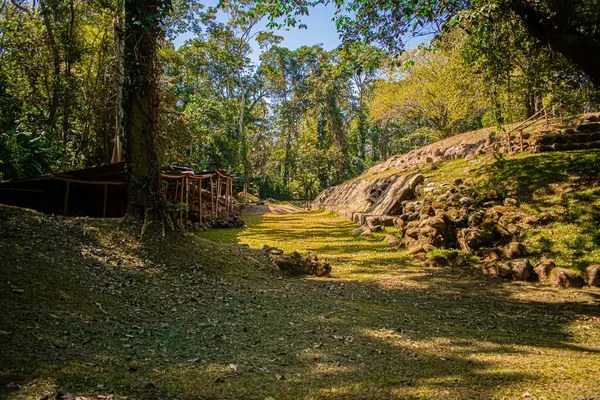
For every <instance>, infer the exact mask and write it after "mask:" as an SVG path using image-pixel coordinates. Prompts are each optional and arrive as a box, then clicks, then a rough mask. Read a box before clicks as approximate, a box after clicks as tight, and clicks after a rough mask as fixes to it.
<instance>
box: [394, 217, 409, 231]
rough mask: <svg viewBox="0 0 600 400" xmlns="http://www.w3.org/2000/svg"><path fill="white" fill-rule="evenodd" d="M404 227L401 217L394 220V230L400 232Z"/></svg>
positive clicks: (403, 220) (404, 222)
mask: <svg viewBox="0 0 600 400" xmlns="http://www.w3.org/2000/svg"><path fill="white" fill-rule="evenodd" d="M403 215H405V214H403ZM404 225H406V220H405V219H403V218H402V216H400V217H398V218H394V227H395V228H396V229H398V230H399V231H401V230H402V229H403V228H404Z"/></svg>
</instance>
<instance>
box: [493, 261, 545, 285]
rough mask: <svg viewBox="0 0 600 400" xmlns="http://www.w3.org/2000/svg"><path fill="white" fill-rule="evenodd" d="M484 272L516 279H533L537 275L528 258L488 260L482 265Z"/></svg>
mask: <svg viewBox="0 0 600 400" xmlns="http://www.w3.org/2000/svg"><path fill="white" fill-rule="evenodd" d="M482 272H483V273H484V274H486V275H490V276H493V277H498V278H504V279H513V280H515V281H526V280H533V279H535V278H536V277H537V276H536V274H535V272H534V270H533V267H532V266H531V263H530V262H529V260H527V259H521V260H511V261H501V262H496V261H492V262H487V263H485V264H484V265H483V266H482Z"/></svg>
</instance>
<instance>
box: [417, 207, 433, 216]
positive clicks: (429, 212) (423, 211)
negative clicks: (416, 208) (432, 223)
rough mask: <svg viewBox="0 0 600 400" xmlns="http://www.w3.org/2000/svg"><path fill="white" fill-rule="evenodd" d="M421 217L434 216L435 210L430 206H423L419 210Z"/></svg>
mask: <svg viewBox="0 0 600 400" xmlns="http://www.w3.org/2000/svg"><path fill="white" fill-rule="evenodd" d="M420 213H421V215H429V216H433V215H435V210H434V208H433V207H432V206H429V205H427V206H423V208H421V210H420Z"/></svg>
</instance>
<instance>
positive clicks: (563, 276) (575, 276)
mask: <svg viewBox="0 0 600 400" xmlns="http://www.w3.org/2000/svg"><path fill="white" fill-rule="evenodd" d="M550 283H551V284H552V285H554V286H559V287H563V288H579V287H582V286H583V285H584V282H583V278H582V277H581V275H580V274H579V273H578V272H576V271H573V270H571V269H566V268H554V269H553V270H552V271H551V272H550Z"/></svg>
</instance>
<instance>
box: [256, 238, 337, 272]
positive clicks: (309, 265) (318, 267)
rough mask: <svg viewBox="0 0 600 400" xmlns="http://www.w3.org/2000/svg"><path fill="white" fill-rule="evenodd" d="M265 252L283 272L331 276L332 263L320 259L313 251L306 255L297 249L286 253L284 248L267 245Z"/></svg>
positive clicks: (264, 248)
mask: <svg viewBox="0 0 600 400" xmlns="http://www.w3.org/2000/svg"><path fill="white" fill-rule="evenodd" d="M263 252H264V254H266V255H267V257H268V258H269V260H270V261H271V262H272V263H273V264H274V265H275V266H277V268H279V270H280V271H281V272H283V273H285V274H287V275H290V276H301V275H314V276H329V275H330V274H331V265H329V263H328V262H327V261H325V260H319V259H318V258H317V256H316V255H315V254H313V253H308V255H307V256H304V257H302V256H301V255H300V253H298V252H297V251H294V252H292V253H290V254H284V252H283V250H281V249H278V248H276V247H269V246H267V245H265V246H264V247H263Z"/></svg>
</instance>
